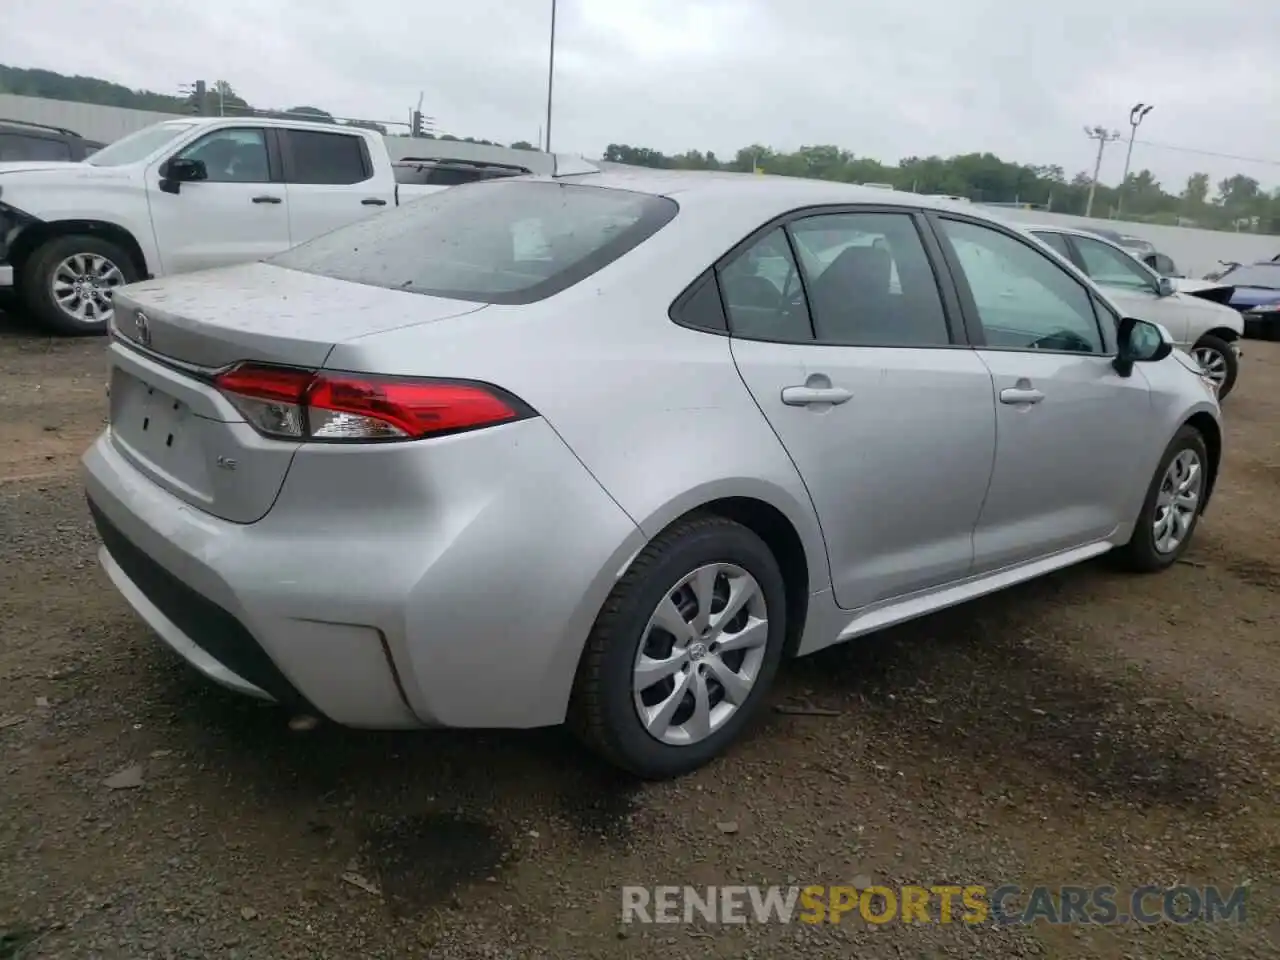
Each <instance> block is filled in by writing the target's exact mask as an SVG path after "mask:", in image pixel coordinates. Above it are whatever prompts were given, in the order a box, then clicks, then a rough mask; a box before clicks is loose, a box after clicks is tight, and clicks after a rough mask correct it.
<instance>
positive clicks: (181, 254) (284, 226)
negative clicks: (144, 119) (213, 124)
mask: <svg viewBox="0 0 1280 960" xmlns="http://www.w3.org/2000/svg"><path fill="white" fill-rule="evenodd" d="M173 156H174V157H181V158H183V159H193V160H200V161H203V163H204V166H205V171H206V173H207V174H208V179H206V180H200V181H196V182H193V183H184V184H182V185H181V187H180V189H179V191H178V192H177V193H166V192H165V191H163V190H161V189H160V180H161V170H162V169H163V167H164V162H158V163H156V164H155V165H153V166H152V168H151V169H150V170H148V171H147V198H148V201H149V203H150V206H151V223H152V227H153V229H154V230H155V236H156V246H157V247H158V248H159V251H160V262H161V266H162V267H163V270H164V272H165V273H187V272H189V271H191V270H204V269H207V268H210V267H225V266H230V265H232V264H236V263H244V262H246V261H250V260H260V259H262V258H263V257H269V256H271V255H272V254H276V253H280V252H281V251H283V250H287V249H288V248H289V204H288V198H287V196H286V194H285V188H284V183H283V182H282V171H281V166H280V154H279V151H278V149H277V148H276V144H275V141H274V138H273V137H272V135H271V133H270V131H268V130H264V129H263V128H262V127H224V128H222V129H219V130H214V131H212V132H210V133H207V134H205V135H204V136H203V137H201V138H200V139H198V140H196V141H194V142H193V143H191V144H189V145H188V146H186V147H184V148H183V149H181V150H179V151H178V152H177V153H176V154H174V155H173ZM168 159H170V158H165V161H167V160H168Z"/></svg>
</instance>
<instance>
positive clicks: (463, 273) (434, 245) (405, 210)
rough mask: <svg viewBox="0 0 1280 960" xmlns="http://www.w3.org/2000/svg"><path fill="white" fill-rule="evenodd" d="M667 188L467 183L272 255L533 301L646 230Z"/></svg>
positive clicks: (403, 285)
mask: <svg viewBox="0 0 1280 960" xmlns="http://www.w3.org/2000/svg"><path fill="white" fill-rule="evenodd" d="M677 209H678V207H677V206H676V203H675V201H673V200H670V199H668V198H666V197H657V196H652V195H650V194H642V193H633V192H631V191H627V190H613V189H608V188H602V187H590V186H583V185H581V184H569V183H550V182H546V181H528V180H525V181H519V182H515V181H509V182H501V181H488V182H481V183H471V184H464V185H462V186H458V187H452V188H450V189H448V190H442V191H440V192H439V193H434V194H431V195H430V196H427V197H424V198H422V199H421V200H417V201H415V202H413V203H410V204H407V205H405V206H403V207H400V208H398V209H396V210H391V211H388V212H387V213H385V214H381V215H378V216H375V217H371V218H369V219H367V220H361V221H357V222H356V223H353V224H351V225H349V226H346V227H341V228H339V229H338V230H335V231H333V232H332V233H328V234H325V235H324V236H322V237H318V238H317V239H315V240H312V241H310V242H309V243H304V244H302V245H301V246H298V247H294V248H293V249H292V250H288V251H286V252H285V253H282V254H278V255H277V256H275V257H272V258H270V259H269V260H268V261H267V262H268V263H273V264H275V265H276V266H280V267H288V268H289V269H291V270H300V271H302V272H304V273H314V274H319V275H320V276H325V277H333V278H335V279H338V280H348V281H351V282H352V283H364V284H368V285H370V286H375V287H387V288H390V289H393V290H406V291H408V292H410V293H421V294H428V295H431V296H437V297H449V298H451V299H456V300H470V301H474V302H477V303H507V304H512V303H533V302H534V301H536V300H541V299H543V298H545V297H549V296H551V295H552V294H555V293H558V292H560V291H561V290H564V289H565V288H567V287H569V286H572V285H573V284H575V283H578V282H579V281H581V280H584V279H585V278H587V277H589V276H591V274H593V273H595V272H596V271H597V270H600V269H601V268H602V267H605V266H607V265H608V264H610V263H612V262H613V261H614V260H616V259H618V258H619V257H621V256H622V255H623V254H625V253H627V252H628V251H629V250H632V249H633V248H634V247H636V246H637V245H638V244H640V243H641V242H643V241H644V240H646V239H647V238H649V237H650V236H652V235H653V234H654V233H656V232H657V231H658V230H660V229H661V228H662V227H663V226H665V225H666V224H667V223H668V222H669V221H670V220H671V218H672V217H674V216H675V214H676V211H677Z"/></svg>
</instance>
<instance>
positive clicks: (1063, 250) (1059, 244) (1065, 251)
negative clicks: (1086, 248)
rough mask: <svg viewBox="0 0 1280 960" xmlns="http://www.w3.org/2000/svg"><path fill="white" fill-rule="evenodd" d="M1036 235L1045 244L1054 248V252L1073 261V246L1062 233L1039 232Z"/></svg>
mask: <svg viewBox="0 0 1280 960" xmlns="http://www.w3.org/2000/svg"><path fill="white" fill-rule="evenodd" d="M1036 237H1037V238H1038V239H1039V240H1040V241H1041V242H1042V243H1044V244H1046V245H1047V246H1049V247H1052V248H1053V252H1054V253H1056V254H1058V255H1059V256H1062V257H1065V258H1066V259H1067V261H1068V262H1071V248H1070V247H1069V246H1067V238H1066V237H1064V236H1063V235H1062V234H1060V233H1049V232H1048V231H1047V230H1046V231H1045V232H1044V233H1040V232H1037V233H1036Z"/></svg>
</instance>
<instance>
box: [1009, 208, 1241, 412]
mask: <svg viewBox="0 0 1280 960" xmlns="http://www.w3.org/2000/svg"><path fill="white" fill-rule="evenodd" d="M1020 226H1022V229H1024V230H1027V231H1029V232H1030V233H1031V234H1032V235H1033V236H1035V237H1036V238H1037V239H1038V240H1040V241H1041V242H1043V243H1045V244H1047V245H1048V246H1049V247H1051V248H1052V249H1053V250H1054V251H1055V252H1056V253H1058V254H1059V255H1061V256H1063V257H1066V258H1067V260H1069V261H1070V262H1071V263H1072V264H1074V265H1075V266H1076V267H1078V268H1079V269H1080V270H1082V271H1084V273H1085V274H1087V275H1088V277H1089V279H1090V280H1092V281H1093V282H1094V283H1096V284H1097V285H1098V286H1100V287H1102V289H1103V290H1105V291H1106V293H1107V296H1109V297H1110V298H1111V300H1112V302H1113V303H1114V304H1115V305H1116V306H1117V307H1119V308H1120V310H1121V311H1123V312H1124V313H1125V314H1126V315H1128V316H1132V317H1138V318H1140V319H1142V320H1147V321H1150V322H1151V323H1156V324H1159V325H1160V326H1162V327H1164V328H1165V329H1166V330H1168V331H1169V335H1170V336H1171V337H1172V338H1173V342H1174V345H1175V346H1176V347H1178V348H1179V349H1180V350H1185V351H1187V352H1188V353H1190V354H1191V356H1193V357H1194V358H1195V359H1196V362H1197V363H1199V364H1200V366H1201V368H1202V369H1203V370H1204V371H1205V373H1206V374H1207V375H1208V376H1209V378H1210V379H1212V380H1213V382H1214V384H1215V385H1216V386H1217V388H1218V399H1219V400H1225V399H1226V397H1227V394H1229V393H1231V391H1232V390H1233V389H1234V388H1235V385H1236V379H1237V378H1238V377H1239V375H1240V341H1241V339H1242V338H1243V336H1244V319H1243V317H1241V315H1240V312H1239V311H1237V310H1234V309H1232V308H1231V307H1228V306H1226V305H1224V304H1222V303H1217V302H1214V301H1213V300H1207V299H1203V298H1202V297H1199V296H1197V295H1196V293H1195V292H1194V291H1183V290H1179V289H1178V284H1177V283H1175V282H1174V281H1173V280H1172V279H1170V278H1169V277H1162V276H1160V274H1158V273H1156V272H1155V271H1154V270H1152V269H1151V268H1150V267H1148V266H1147V265H1146V264H1145V263H1142V262H1140V261H1139V260H1137V259H1136V258H1135V257H1133V256H1131V255H1130V254H1129V253H1128V252H1127V251H1125V250H1124V249H1122V248H1121V247H1119V246H1117V245H1115V244H1113V243H1110V242H1108V241H1106V240H1103V239H1101V238H1099V237H1098V236H1095V235H1094V233H1093V231H1088V230H1077V229H1075V228H1073V227H1061V226H1026V225H1025V224H1020Z"/></svg>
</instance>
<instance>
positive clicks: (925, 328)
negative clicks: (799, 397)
mask: <svg viewBox="0 0 1280 960" xmlns="http://www.w3.org/2000/svg"><path fill="white" fill-rule="evenodd" d="M789 229H790V230H791V235H792V237H793V238H794V239H795V245H796V249H797V251H799V253H800V260H801V262H802V263H803V265H804V274H805V282H806V289H807V290H808V293H809V308H810V310H811V312H812V314H813V328H814V335H815V337H816V338H817V339H818V340H819V341H820V342H824V343H841V344H850V345H856V346H880V347H941V346H949V345H950V344H951V336H950V333H949V331H948V329H947V318H946V314H945V312H944V311H943V307H942V298H941V295H940V294H939V293H938V283H937V280H936V278H935V277H934V275H933V268H932V267H931V266H930V265H929V257H928V255H927V254H926V253H925V250H924V244H923V243H921V241H920V234H919V232H918V231H917V230H916V225H915V220H914V219H913V217H912V215H911V214H909V213H837V214H828V215H824V216H816V217H805V218H804V219H803V220H797V221H795V222H793V223H792V224H790V226H789Z"/></svg>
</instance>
